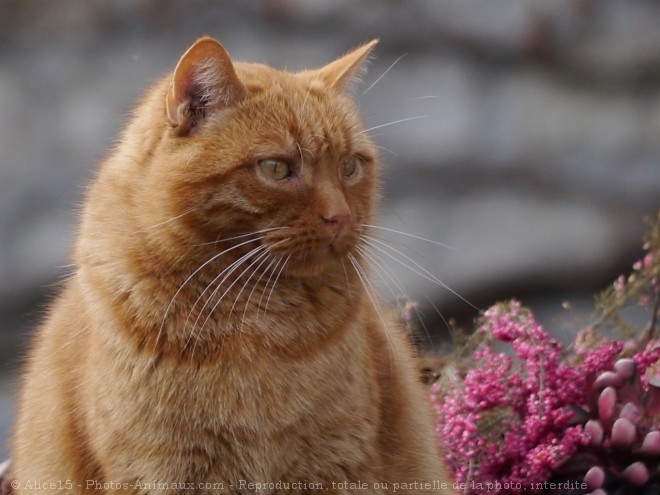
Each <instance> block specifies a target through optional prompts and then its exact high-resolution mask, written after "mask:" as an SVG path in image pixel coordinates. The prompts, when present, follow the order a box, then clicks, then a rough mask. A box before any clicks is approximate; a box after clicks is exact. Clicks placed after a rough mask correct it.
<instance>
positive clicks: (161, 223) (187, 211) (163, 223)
mask: <svg viewBox="0 0 660 495" xmlns="http://www.w3.org/2000/svg"><path fill="white" fill-rule="evenodd" d="M196 209H197V207H195V206H193V207H192V208H190V209H188V210H186V211H184V212H183V213H181V214H180V215H177V216H175V217H172V218H170V219H169V220H165V221H164V222H160V223H157V224H156V225H152V226H151V227H147V228H146V229H144V230H145V232H146V231H147V230H151V229H155V228H156V227H160V226H161V225H165V224H167V223H170V222H173V221H174V220H177V219H179V218H181V217H184V216H186V215H187V214H188V213H191V212H193V211H195V210H196Z"/></svg>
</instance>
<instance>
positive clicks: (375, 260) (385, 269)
mask: <svg viewBox="0 0 660 495" xmlns="http://www.w3.org/2000/svg"><path fill="white" fill-rule="evenodd" d="M357 250H358V252H359V253H360V254H361V255H362V256H363V257H364V258H367V259H368V260H369V261H370V262H371V264H372V265H373V266H374V267H376V268H378V270H379V271H377V273H378V276H379V278H380V279H381V280H382V281H383V283H384V284H385V286H386V287H387V290H388V291H389V292H390V294H392V298H393V299H394V300H395V301H398V300H399V299H400V296H402V297H404V298H405V299H406V300H408V301H410V300H411V298H410V297H409V296H408V294H407V292H406V291H405V289H404V288H403V285H401V282H400V281H399V279H398V278H397V276H396V274H395V273H394V271H393V270H392V269H391V268H390V267H389V266H387V263H385V262H384V261H383V260H382V259H381V258H380V257H379V256H377V254H376V253H373V252H370V251H369V250H368V249H367V247H366V246H357ZM385 277H386V278H387V279H388V280H389V281H390V282H391V283H392V284H394V287H395V288H396V289H397V290H398V291H399V294H398V295H397V294H395V293H394V291H393V290H392V288H391V287H390V286H389V284H388V283H387V280H386V278H385ZM413 311H414V312H415V314H416V315H417V319H418V320H419V323H420V324H421V325H422V328H423V330H424V333H425V334H426V338H427V340H428V342H429V344H430V343H431V342H432V339H431V334H430V333H429V331H428V329H427V328H426V325H425V324H424V319H423V318H422V314H421V312H420V311H419V309H417V307H415V306H413ZM407 326H409V325H407ZM409 330H410V328H409Z"/></svg>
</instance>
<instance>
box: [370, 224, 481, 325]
mask: <svg viewBox="0 0 660 495" xmlns="http://www.w3.org/2000/svg"><path fill="white" fill-rule="evenodd" d="M362 237H363V240H364V242H365V243H366V244H368V245H369V246H371V247H372V248H374V249H376V250H377V251H379V252H381V253H383V254H384V255H385V256H387V257H389V258H391V259H392V260H394V261H396V262H397V263H399V264H400V265H402V266H405V267H406V268H408V269H409V270H410V271H412V272H413V273H416V274H417V275H419V276H420V277H422V278H424V279H426V280H428V281H429V282H433V283H434V284H436V285H439V286H440V287H442V288H444V289H446V290H448V291H449V292H451V293H452V294H454V295H455V296H456V297H458V298H459V299H460V300H461V301H463V302H464V303H466V304H468V305H469V306H471V307H472V308H474V309H475V310H477V311H479V312H481V310H480V309H479V308H477V307H476V306H475V305H474V304H472V303H471V302H470V301H468V300H467V299H465V298H464V297H463V296H461V295H460V294H459V293H458V292H456V291H455V290H453V289H452V288H451V287H449V286H448V285H447V284H445V283H444V282H443V281H442V280H440V279H439V278H438V277H436V276H435V275H433V274H432V273H431V272H429V271H428V270H427V269H426V268H424V267H423V266H422V265H420V264H419V263H417V262H416V261H415V260H413V259H412V258H411V257H410V256H407V255H406V254H404V253H402V252H401V251H399V250H398V249H396V248H393V247H392V246H390V245H389V244H387V243H385V242H383V241H381V240H380V239H376V238H375V237H372V236H368V235H363V236H362ZM370 241H371V242H370ZM374 242H375V243H378V244H380V245H382V246H384V247H386V248H388V249H391V250H392V251H394V252H395V253H397V254H398V255H399V256H402V257H403V258H405V259H406V260H408V261H409V262H410V263H412V264H413V266H414V267H416V268H417V270H416V269H415V268H413V267H411V266H410V265H408V264H406V263H404V262H403V261H401V260H400V259H399V258H397V257H396V256H393V255H392V254H391V253H388V252H387V251H385V250H384V249H382V248H380V247H378V246H376V245H375V244H374Z"/></svg>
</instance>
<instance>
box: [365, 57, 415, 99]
mask: <svg viewBox="0 0 660 495" xmlns="http://www.w3.org/2000/svg"><path fill="white" fill-rule="evenodd" d="M406 55H407V53H404V54H403V55H401V56H400V57H399V58H397V59H396V60H395V61H394V62H392V63H391V64H390V66H389V67H388V68H387V69H385V72H383V73H382V74H381V75H380V77H379V78H378V79H376V80H375V81H374V82H372V83H371V84H370V85H369V87H368V88H367V89H365V90H364V91H363V92H362V94H361V95H360V96H364V95H366V94H367V93H368V92H369V90H370V89H371V88H373V87H374V86H375V85H376V84H378V83H379V82H380V80H381V79H382V78H384V77H385V76H386V75H387V73H388V72H389V71H391V70H392V68H393V67H394V66H395V65H396V64H397V63H398V62H399V60H401V59H402V58H403V57H405V56H406Z"/></svg>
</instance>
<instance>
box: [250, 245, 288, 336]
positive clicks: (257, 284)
mask: <svg viewBox="0 0 660 495" xmlns="http://www.w3.org/2000/svg"><path fill="white" fill-rule="evenodd" d="M281 242H284V241H281ZM280 259H281V256H275V257H274V258H273V259H271V260H270V263H268V266H266V268H264V269H263V271H262V272H261V275H259V278H258V279H257V281H256V282H255V283H254V286H253V287H252V290H251V291H250V294H249V295H248V298H247V302H246V303H245V308H244V309H243V317H242V318H241V329H242V328H243V325H245V316H246V314H247V310H248V306H249V305H250V300H251V299H252V294H254V291H255V289H256V288H257V287H258V286H259V282H261V279H262V278H263V277H264V275H266V273H268V272H270V270H271V268H273V271H272V272H271V274H270V276H269V277H268V280H267V281H266V283H265V284H264V287H263V289H262V291H261V298H262V299H263V296H264V293H265V292H266V288H267V287H268V283H269V282H270V277H272V276H273V272H274V271H275V269H274V267H273V265H274V264H275V263H276V262H277V263H279V260H280ZM259 266H261V265H259ZM257 269H259V267H257ZM260 306H261V299H260V300H259V304H258V305H257V318H258V317H259V307H260Z"/></svg>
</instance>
